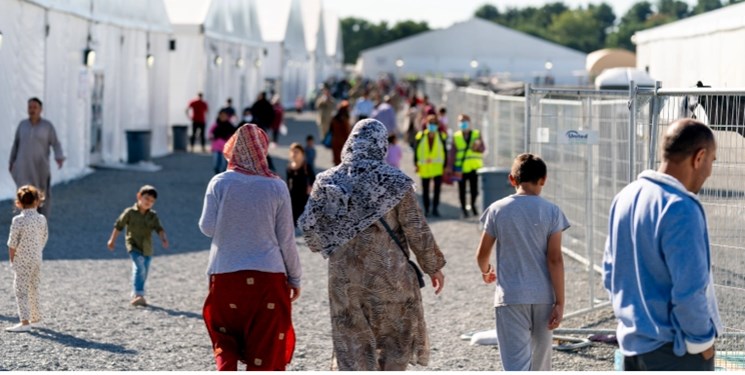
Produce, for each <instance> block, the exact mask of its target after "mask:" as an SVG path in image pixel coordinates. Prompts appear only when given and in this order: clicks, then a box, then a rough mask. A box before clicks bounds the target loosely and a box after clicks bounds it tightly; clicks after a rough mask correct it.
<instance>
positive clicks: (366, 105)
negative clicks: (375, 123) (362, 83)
mask: <svg viewBox="0 0 745 375" xmlns="http://www.w3.org/2000/svg"><path fill="white" fill-rule="evenodd" d="M373 110H375V104H374V103H373V102H372V100H370V92H369V91H368V90H365V91H364V92H363V93H362V96H361V97H360V98H358V99H357V101H356V102H355V103H354V110H353V111H352V114H353V115H354V117H355V118H356V119H357V121H361V120H364V119H366V118H368V117H370V116H371V115H372V113H373Z"/></svg>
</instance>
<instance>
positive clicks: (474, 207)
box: [471, 206, 479, 216]
mask: <svg viewBox="0 0 745 375" xmlns="http://www.w3.org/2000/svg"><path fill="white" fill-rule="evenodd" d="M471 211H473V216H479V212H478V211H476V206H473V207H471Z"/></svg>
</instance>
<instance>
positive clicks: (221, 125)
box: [209, 111, 235, 174]
mask: <svg viewBox="0 0 745 375" xmlns="http://www.w3.org/2000/svg"><path fill="white" fill-rule="evenodd" d="M209 133H210V143H211V148H212V161H213V164H212V168H213V170H214V172H215V174H218V173H222V172H225V169H226V168H227V167H228V162H227V160H225V156H224V155H223V153H222V151H223V148H224V147H225V143H227V142H228V139H230V137H232V136H233V134H234V133H235V126H234V125H233V123H232V122H230V117H229V116H228V113H227V112H225V111H220V113H218V115H217V120H215V123H214V124H212V127H210V132H209Z"/></svg>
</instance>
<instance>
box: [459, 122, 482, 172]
mask: <svg viewBox="0 0 745 375" xmlns="http://www.w3.org/2000/svg"><path fill="white" fill-rule="evenodd" d="M480 138H481V134H480V133H479V131H478V130H475V129H474V130H471V139H469V140H468V144H466V138H465V137H464V136H463V131H462V130H459V131H457V132H456V133H455V134H454V135H453V146H454V147H455V150H456V153H455V161H454V162H455V164H454V165H455V168H456V169H460V170H461V171H462V172H463V173H469V172H472V171H475V170H477V169H479V168H481V167H483V166H484V155H483V154H482V153H480V152H476V151H474V150H473V144H474V143H475V142H476V140H477V139H480ZM464 153H465V157H464Z"/></svg>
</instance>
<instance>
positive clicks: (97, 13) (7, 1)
mask: <svg viewBox="0 0 745 375" xmlns="http://www.w3.org/2000/svg"><path fill="white" fill-rule="evenodd" d="M0 9H2V11H0V31H2V33H3V45H2V47H0V111H1V112H0V113H3V118H4V119H5V120H4V121H3V122H2V125H0V131H2V134H3V136H2V139H3V141H2V142H0V164H3V165H7V164H8V157H9V155H10V147H11V143H12V140H13V136H14V134H15V129H16V126H17V124H18V122H19V121H21V120H22V119H24V118H26V117H27V114H26V106H27V100H28V98H30V97H33V96H36V97H39V98H40V99H41V100H42V101H43V102H44V108H43V113H42V116H43V117H45V118H47V119H49V120H50V121H52V123H53V124H54V125H55V127H56V130H57V135H58V137H59V138H60V141H61V143H62V147H63V149H64V151H65V154H66V156H67V161H66V162H65V165H64V168H62V169H61V170H58V169H57V168H56V166H52V183H53V184H55V183H58V182H63V181H67V180H70V179H73V178H76V177H78V176H81V175H83V174H85V173H87V171H88V170H89V168H88V166H89V165H90V164H91V163H97V162H109V163H110V162H118V161H121V160H124V159H125V158H126V138H125V130H129V129H140V130H142V129H147V130H151V131H152V134H153V135H152V144H151V150H152V154H153V156H158V155H162V154H165V153H167V152H168V133H167V129H168V127H167V126H168V113H167V112H166V111H165V110H164V109H163V108H165V106H166V102H165V101H166V98H167V97H168V88H167V86H168V85H167V81H168V74H166V73H165V71H166V69H167V67H168V57H169V56H168V49H167V45H168V36H167V32H169V31H170V26H169V23H168V20H167V19H157V18H154V17H157V16H158V15H161V16H162V15H164V14H165V10H164V7H163V4H162V2H161V1H152V0H132V1H127V2H113V1H107V0H75V1H73V0H0ZM89 35H90V42H89ZM148 40H149V44H150V48H149V51H148ZM86 48H91V49H93V50H95V51H96V63H95V65H94V66H93V67H90V68H89V67H86V66H85V65H84V64H83V50H84V49H86ZM148 52H149V53H150V54H151V55H153V56H154V59H155V60H154V61H155V63H154V65H153V67H152V68H148V67H147V65H146V56H147V54H148ZM96 77H97V78H96ZM94 94H96V95H97V98H98V100H95V101H94V100H93V99H92V96H93V95H94ZM94 104H96V108H97V110H96V113H97V114H99V113H100V116H96V118H97V119H98V120H97V121H96V124H97V126H98V127H95V126H93V118H94V116H93V112H94V110H93V105H94ZM99 134H100V136H99ZM99 140H100V142H99ZM5 170H7V169H5ZM14 189H15V184H14V183H13V181H12V178H11V177H10V175H9V173H0V199H5V198H10V197H12V195H13V192H14Z"/></svg>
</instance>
